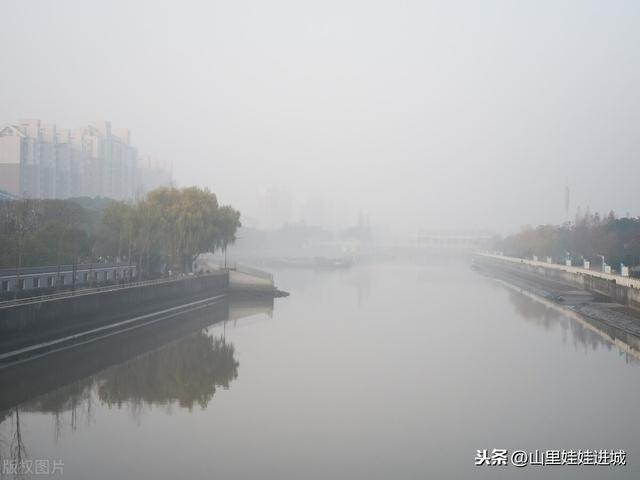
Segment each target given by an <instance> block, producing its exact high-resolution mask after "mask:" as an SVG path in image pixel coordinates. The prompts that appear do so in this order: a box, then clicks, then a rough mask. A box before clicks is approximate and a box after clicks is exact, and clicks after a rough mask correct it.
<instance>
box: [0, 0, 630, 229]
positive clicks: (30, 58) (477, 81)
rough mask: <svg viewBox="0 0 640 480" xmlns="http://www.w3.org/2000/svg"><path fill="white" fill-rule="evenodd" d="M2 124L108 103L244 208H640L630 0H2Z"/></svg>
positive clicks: (396, 219) (348, 212) (550, 215)
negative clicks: (279, 193) (279, 202)
mask: <svg viewBox="0 0 640 480" xmlns="http://www.w3.org/2000/svg"><path fill="white" fill-rule="evenodd" d="M2 11H3V14H2V16H1V17H0V40H1V41H2V45H3V48H2V50H1V51H0V65H1V66H2V67H1V68H2V75H0V121H1V122H3V123H4V122H8V121H12V120H15V119H19V118H32V117H35V118H41V119H42V120H43V121H45V122H52V123H57V124H60V125H62V126H70V127H73V126H76V125H81V124H86V123H87V122H89V121H91V120H93V119H98V118H104V119H108V120H111V121H112V123H113V124H114V125H116V126H118V127H128V128H130V129H131V131H132V135H133V143H134V144H135V146H137V147H138V148H139V150H140V152H141V153H145V154H150V155H153V156H154V157H157V158H158V159H161V160H165V161H169V162H172V163H173V165H174V167H173V172H174V177H175V179H176V181H177V182H178V184H180V185H189V184H197V185H201V186H208V187H210V188H211V189H212V190H213V191H215V192H216V193H217V194H218V196H219V198H220V200H221V201H222V202H223V203H232V204H234V205H235V206H237V207H238V208H239V209H240V210H241V211H242V212H243V213H244V214H246V215H247V216H248V217H257V216H259V215H260V198H261V196H260V195H262V194H263V193H264V192H265V191H266V190H267V189H269V188H277V189H281V190H285V191H289V192H290V194H291V198H292V202H293V205H294V208H293V209H292V212H293V213H292V216H293V217H294V218H292V220H297V219H298V218H299V217H300V215H301V213H302V212H307V211H309V210H310V208H309V207H308V206H309V205H312V206H313V205H315V206H316V209H317V205H318V204H319V202H320V204H321V203H323V202H324V204H325V205H326V208H325V210H326V211H325V212H324V213H323V214H322V216H323V218H324V217H327V216H328V215H329V216H331V221H327V222H328V223H332V224H333V225H330V226H336V225H340V224H347V223H354V222H355V221H356V220H357V214H358V212H359V211H361V210H363V211H366V212H368V213H369V214H370V216H371V222H372V224H374V225H377V226H392V227H402V228H407V229H409V230H410V229H412V228H414V227H415V228H419V227H455V226H470V227H486V228H494V229H497V230H499V231H503V232H507V231H512V230H516V229H517V228H519V227H520V226H521V225H524V224H537V223H545V222H556V223H557V222H561V221H563V220H564V185H565V182H568V184H569V185H570V187H571V211H572V214H573V212H575V209H576V208H577V206H578V205H580V206H582V208H583V209H584V208H585V207H586V206H589V207H590V208H591V210H592V211H600V212H605V211H608V210H609V209H614V210H616V212H618V213H619V214H625V213H626V212H629V213H630V214H632V215H640V204H639V200H640V195H638V190H639V189H638V183H639V181H638V179H640V141H639V139H640V32H639V31H638V28H637V25H638V24H640V4H638V3H637V2H632V1H618V2H602V1H560V2H557V1H555V2H551V1H538V2H527V3H525V2H506V1H504V2H501V1H488V2H482V3H480V2H410V1H409V2H402V3H400V2H365V1H347V2H345V1H341V2H334V1H326V2H313V3H311V2H294V1H274V2H258V1H245V2H226V3H222V2H119V1H116V2H108V3H100V4H98V3H93V2H81V1H58V2H53V1H39V2H36V1H26V2H6V3H5V4H4V5H3V7H2Z"/></svg>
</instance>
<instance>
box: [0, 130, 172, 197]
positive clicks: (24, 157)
mask: <svg viewBox="0 0 640 480" xmlns="http://www.w3.org/2000/svg"><path fill="white" fill-rule="evenodd" d="M143 173H146V171H145V170H144V169H142V170H141V169H140V168H138V151H137V149H136V148H135V147H134V146H133V145H131V133H130V132H129V130H128V129H118V130H112V128H111V123H110V122H107V121H97V122H93V123H92V124H90V125H87V126H84V127H80V128H76V129H74V130H69V129H59V128H57V127H56V126H55V125H47V124H42V123H40V120H36V119H30V120H21V121H19V122H15V123H10V124H7V125H5V126H4V127H2V128H0V190H5V191H7V192H8V193H11V194H14V195H20V196H23V197H28V198H68V197H79V196H89V197H96V196H101V197H108V198H113V199H117V200H127V199H133V198H134V197H135V196H136V195H137V194H139V193H141V190H142V193H144V192H145V191H147V189H145V188H144V187H146V186H150V188H154V187H156V186H160V185H168V184H169V183H170V175H169V174H168V173H167V172H166V171H164V172H163V175H160V174H157V172H155V173H156V174H155V175H154V179H153V180H152V181H146V182H145V184H144V186H143V185H142V183H141V177H142V174H143Z"/></svg>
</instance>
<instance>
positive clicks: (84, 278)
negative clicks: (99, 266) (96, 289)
mask: <svg viewBox="0 0 640 480" xmlns="http://www.w3.org/2000/svg"><path fill="white" fill-rule="evenodd" d="M82 281H83V282H84V283H87V282H88V281H89V274H88V273H87V272H84V275H83V280H82Z"/></svg>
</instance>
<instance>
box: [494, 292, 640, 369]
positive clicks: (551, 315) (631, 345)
mask: <svg viewBox="0 0 640 480" xmlns="http://www.w3.org/2000/svg"><path fill="white" fill-rule="evenodd" d="M502 285H504V286H505V287H506V288H507V289H508V291H509V301H510V302H511V304H512V305H513V306H514V307H515V309H516V311H517V312H518V313H519V314H520V315H522V317H523V318H524V319H525V320H527V321H529V322H531V323H534V324H536V325H538V326H540V327H542V328H544V329H545V330H552V329H554V328H556V327H557V328H560V329H561V331H562V341H563V343H565V344H566V343H568V342H569V341H571V342H572V344H573V346H574V347H575V348H576V349H578V348H579V347H581V348H582V349H583V350H584V351H585V352H589V351H596V350H598V349H604V350H607V351H610V350H611V349H612V347H613V346H617V347H618V348H619V349H620V350H621V351H622V352H623V353H624V354H625V355H626V360H627V361H628V362H629V363H640V351H639V350H638V349H637V344H638V340H639V339H637V338H635V337H634V338H631V336H630V335H628V334H626V333H625V332H622V331H619V330H617V329H614V328H612V327H610V326H608V325H606V324H603V323H601V322H598V321H597V320H591V319H587V318H585V317H583V316H581V315H579V314H578V313H576V312H572V311H570V310H566V309H564V308H563V307H562V306H560V305H557V304H555V303H553V302H550V301H548V300H545V299H543V298H540V297H538V296H536V295H533V294H531V293H528V292H526V291H521V290H520V289H519V288H517V287H513V286H510V285H508V284H505V283H502Z"/></svg>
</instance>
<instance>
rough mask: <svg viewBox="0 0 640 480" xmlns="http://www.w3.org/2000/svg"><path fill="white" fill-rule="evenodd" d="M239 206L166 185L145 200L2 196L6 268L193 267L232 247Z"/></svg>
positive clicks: (146, 271)
mask: <svg viewBox="0 0 640 480" xmlns="http://www.w3.org/2000/svg"><path fill="white" fill-rule="evenodd" d="M239 227H240V212H238V211H237V210H235V209H234V208H233V207H231V206H229V205H223V206H220V205H219V204H218V200H217V197H216V195H215V194H214V193H213V192H211V191H209V190H208V189H207V188H204V189H201V188H198V187H187V188H182V189H178V188H173V187H162V188H158V189H156V190H153V191H151V192H149V194H148V195H147V196H146V197H145V198H144V199H143V200H141V201H138V202H136V203H128V202H121V201H113V200H108V199H100V198H98V199H88V198H82V199H69V200H35V199H24V200H15V201H4V202H0V244H1V245H2V249H1V250H0V267H3V268H18V269H20V268H23V267H29V266H55V265H61V264H77V263H98V262H100V263H106V262H120V263H129V264H131V265H136V266H137V268H138V272H139V276H140V277H142V278H153V277H157V276H160V275H166V274H169V273H172V272H189V271H191V266H192V262H193V260H194V259H195V257H196V256H197V255H198V254H200V253H204V252H215V251H216V250H226V248H227V246H228V245H230V244H232V243H233V242H234V241H235V239H236V231H237V229H238V228H239Z"/></svg>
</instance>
